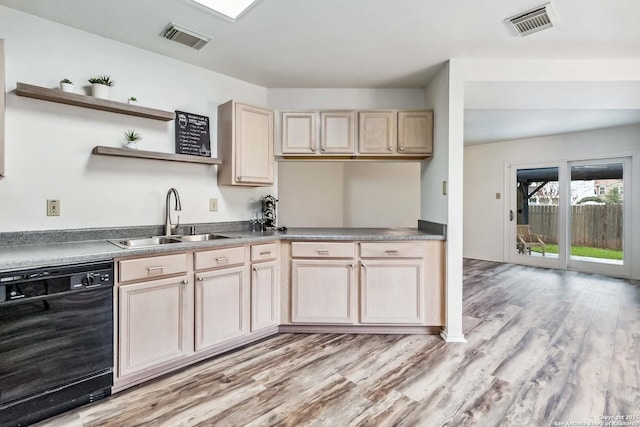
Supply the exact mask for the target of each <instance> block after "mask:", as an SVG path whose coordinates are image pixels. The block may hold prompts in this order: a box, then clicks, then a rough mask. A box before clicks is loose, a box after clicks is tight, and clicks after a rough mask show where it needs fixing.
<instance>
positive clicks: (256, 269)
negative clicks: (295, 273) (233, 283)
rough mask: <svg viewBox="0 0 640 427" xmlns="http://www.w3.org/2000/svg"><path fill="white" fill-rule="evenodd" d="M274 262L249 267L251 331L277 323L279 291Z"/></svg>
mask: <svg viewBox="0 0 640 427" xmlns="http://www.w3.org/2000/svg"><path fill="white" fill-rule="evenodd" d="M276 268H277V267H276V262H275V261H270V262H264V263H260V264H254V265H253V267H252V268H251V332H253V331H256V330H258V329H262V328H267V327H269V326H275V325H277V324H278V320H279V319H278V315H279V306H280V304H279V303H280V292H279V288H278V279H277V277H278V276H277V270H276Z"/></svg>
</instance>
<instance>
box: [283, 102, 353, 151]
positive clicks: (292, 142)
mask: <svg viewBox="0 0 640 427" xmlns="http://www.w3.org/2000/svg"><path fill="white" fill-rule="evenodd" d="M318 120H319V126H318ZM318 134H319V138H318ZM355 140H356V113H355V111H339V110H338V111H319V112H318V111H307V112H302V111H284V112H282V146H281V154H282V155H284V156H322V155H351V156H353V155H354V154H355Z"/></svg>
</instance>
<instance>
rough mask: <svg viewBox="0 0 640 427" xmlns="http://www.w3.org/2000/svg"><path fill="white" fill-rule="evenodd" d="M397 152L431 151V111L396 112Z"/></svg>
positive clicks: (430, 152)
mask: <svg viewBox="0 0 640 427" xmlns="http://www.w3.org/2000/svg"><path fill="white" fill-rule="evenodd" d="M398 153H399V154H432V153H433V111H400V112H399V113H398Z"/></svg>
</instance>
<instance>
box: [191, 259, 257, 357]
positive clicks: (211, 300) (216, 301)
mask: <svg viewBox="0 0 640 427" xmlns="http://www.w3.org/2000/svg"><path fill="white" fill-rule="evenodd" d="M248 285H249V284H248V282H247V280H246V268H245V267H244V266H243V267H235V268H224V269H222V270H217V271H212V272H208V273H201V274H196V285H195V287H196V297H195V301H196V304H195V312H196V316H195V320H196V342H195V348H196V351H200V350H204V349H207V348H209V347H212V346H214V345H216V344H220V343H223V342H225V341H228V340H230V339H232V338H236V337H241V336H243V335H246V334H248V333H249V303H250V301H249V286H248Z"/></svg>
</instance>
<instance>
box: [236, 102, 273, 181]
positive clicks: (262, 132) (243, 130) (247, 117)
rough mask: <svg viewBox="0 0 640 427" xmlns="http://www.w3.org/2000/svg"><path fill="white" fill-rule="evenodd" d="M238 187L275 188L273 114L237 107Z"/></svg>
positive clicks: (251, 107)
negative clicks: (268, 186)
mask: <svg viewBox="0 0 640 427" xmlns="http://www.w3.org/2000/svg"><path fill="white" fill-rule="evenodd" d="M235 114H236V123H235V132H236V135H235V137H236V138H235V144H236V147H235V149H236V152H235V154H236V155H235V166H236V169H235V170H236V184H239V185H256V184H258V185H272V184H273V168H274V163H275V158H274V156H273V111H271V110H267V109H263V108H258V107H253V106H249V105H244V104H236V111H235Z"/></svg>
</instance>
